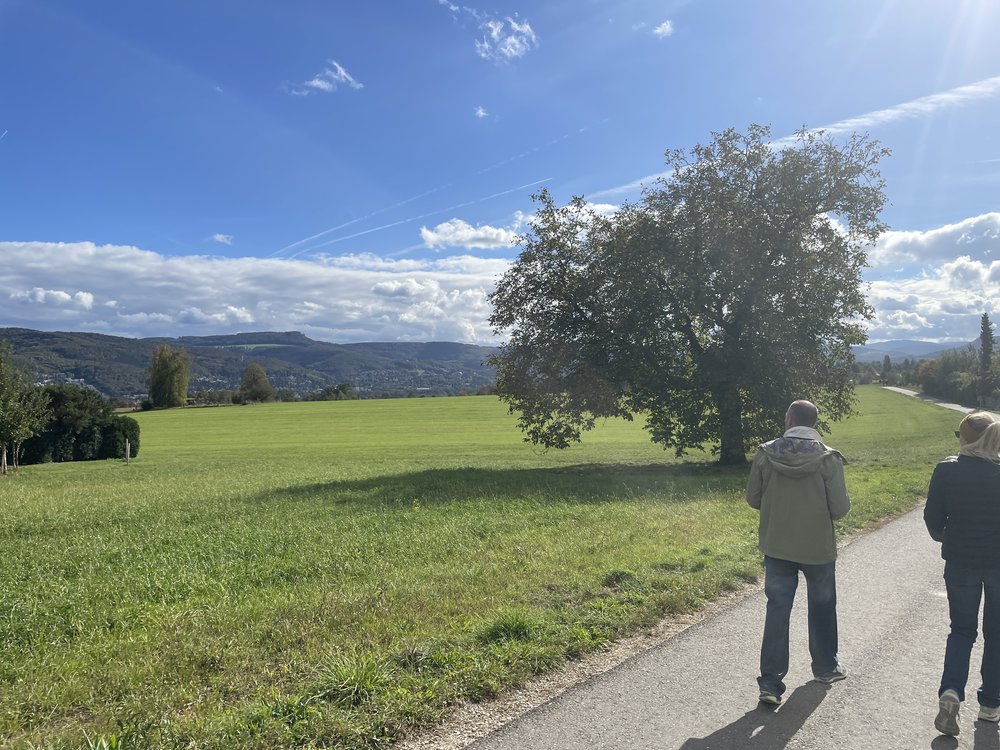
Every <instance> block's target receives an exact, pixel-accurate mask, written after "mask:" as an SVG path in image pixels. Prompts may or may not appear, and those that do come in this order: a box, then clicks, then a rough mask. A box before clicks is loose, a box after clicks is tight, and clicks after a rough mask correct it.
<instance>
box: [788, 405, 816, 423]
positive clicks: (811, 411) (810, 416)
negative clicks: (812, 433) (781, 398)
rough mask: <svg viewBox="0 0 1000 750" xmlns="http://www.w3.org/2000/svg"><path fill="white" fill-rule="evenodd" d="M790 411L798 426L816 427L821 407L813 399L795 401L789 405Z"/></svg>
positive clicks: (793, 420)
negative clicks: (817, 406) (818, 407)
mask: <svg viewBox="0 0 1000 750" xmlns="http://www.w3.org/2000/svg"><path fill="white" fill-rule="evenodd" d="M788 413H789V414H790V415H791V417H792V422H794V423H795V426H796V427H815V426H816V420H817V419H818V418H819V409H817V408H816V405H815V404H814V403H813V402H812V401H805V400H799V401H793V402H792V404H791V406H789V407H788Z"/></svg>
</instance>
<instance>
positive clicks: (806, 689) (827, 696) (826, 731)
mask: <svg viewBox="0 0 1000 750" xmlns="http://www.w3.org/2000/svg"><path fill="white" fill-rule="evenodd" d="M943 565H944V564H943V561H942V560H941V559H940V557H939V547H938V545H937V544H936V543H935V542H933V541H931V539H930V538H928V536H927V533H926V531H925V530H924V525H923V518H922V515H921V509H917V510H915V511H912V512H911V513H909V514H907V515H905V516H903V517H902V518H900V519H899V520H897V521H894V522H892V523H890V524H888V525H886V526H884V527H883V528H881V529H879V530H877V531H874V532H872V533H870V534H867V535H865V536H861V537H859V538H858V539H856V540H855V541H854V542H852V543H851V544H850V545H848V546H847V547H845V548H844V549H843V550H842V551H841V555H840V562H839V563H838V579H839V581H838V585H839V591H840V605H839V615H840V629H841V655H842V657H843V659H844V663H845V665H846V666H847V669H848V671H849V673H850V677H849V678H848V680H846V681H845V682H840V683H837V684H835V685H832V686H827V685H821V684H819V683H816V682H812V681H810V672H809V655H808V649H807V648H806V622H805V596H799V597H797V600H796V607H795V611H794V612H793V620H792V661H791V671H790V673H789V676H788V678H787V684H788V687H789V690H788V692H787V693H786V694H785V702H784V704H783V705H782V706H781V707H780V708H779V709H777V710H773V709H767V708H764V707H762V706H760V705H758V703H757V686H756V684H755V682H754V677H755V676H756V674H757V659H758V649H759V644H760V635H761V629H762V627H763V618H764V605H765V601H764V596H763V593H757V594H754V595H751V596H750V597H749V598H747V599H745V600H743V601H742V602H738V603H736V604H734V605H733V606H731V607H729V608H727V609H724V610H722V611H721V612H719V613H718V614H716V615H714V616H711V617H709V618H708V619H706V620H704V621H702V622H701V623H700V624H698V625H696V626H694V627H692V628H690V629H689V630H687V631H685V632H684V633H682V634H681V635H679V636H678V637H676V638H674V639H673V640H670V641H668V642H666V643H665V644H663V645H661V646H659V647H657V648H654V649H652V650H650V651H648V652H646V653H644V654H641V655H639V656H637V657H635V658H633V659H631V660H629V661H627V662H625V663H624V664H622V665H621V666H619V667H617V668H616V669H613V670H612V671H610V672H608V673H606V674H604V675H601V676H600V677H597V678H595V679H593V680H590V681H588V682H586V683H583V684H581V685H579V686H577V687H575V688H572V689H570V690H569V691H567V692H566V693H563V694H562V695H561V696H559V697H558V698H556V699H554V700H552V701H550V702H549V703H547V704H545V705H544V706H541V707H540V708H538V709H536V710H534V711H532V712H530V713H528V714H526V715H524V716H523V717H521V718H520V719H517V720H515V721H514V722H512V723H510V724H508V725H507V726H505V727H503V728H501V729H499V730H498V731H496V732H494V733H493V734H491V735H489V736H487V737H485V738H483V739H481V740H479V741H478V742H475V743H473V744H472V745H470V746H469V747H470V748H472V749H474V750H515V749H516V750H527V749H529V748H545V749H546V750H549V749H551V750H569V749H571V748H572V749H574V750H575V749H579V750H584V749H585V748H586V749H587V750H592V749H604V748H607V749H608V750H612V749H614V750H617V749H620V750H642V749H644V748H650V749H653V748H655V749H656V750H670V749H672V748H680V749H681V750H709V749H711V750H742V749H743V748H747V749H749V750H778V749H780V748H799V749H802V750H805V749H808V750H825V749H826V748H830V749H831V750H834V749H837V750H840V749H841V748H843V749H844V750H853V749H855V748H857V749H858V750H860V749H861V748H864V749H865V750H869V749H872V748H874V749H877V750H897V749H898V750H910V749H912V748H932V750H952V749H953V748H975V750H1000V737H998V733H997V725H996V724H988V723H986V722H977V721H975V711H974V710H973V709H974V707H975V706H974V704H975V699H974V692H970V696H973V705H972V706H970V705H968V704H966V705H965V706H963V711H962V717H961V728H962V734H961V735H960V737H959V738H958V739H953V738H948V737H941V736H939V735H938V734H937V732H936V731H935V729H934V723H933V722H934V716H935V714H936V711H937V685H938V679H939V677H940V668H941V663H942V659H943V656H944V642H945V637H946V635H947V622H948V615H947V600H946V597H945V591H944V582H943V581H942V578H941V575H942V571H943ZM803 586H804V584H803ZM800 593H804V592H800ZM981 655H982V651H981V648H980V646H979V645H977V647H976V649H975V650H974V652H973V663H974V664H976V665H978V663H979V660H980V659H981ZM977 677H978V673H977V672H974V674H973V676H972V678H971V679H970V685H971V687H972V689H973V690H974V688H975V687H977V684H976V678H977Z"/></svg>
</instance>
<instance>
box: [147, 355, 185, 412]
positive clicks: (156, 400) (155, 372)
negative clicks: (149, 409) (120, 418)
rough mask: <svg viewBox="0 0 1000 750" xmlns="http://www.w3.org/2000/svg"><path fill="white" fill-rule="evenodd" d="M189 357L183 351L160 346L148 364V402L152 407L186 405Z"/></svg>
mask: <svg viewBox="0 0 1000 750" xmlns="http://www.w3.org/2000/svg"><path fill="white" fill-rule="evenodd" d="M190 366H191V357H190V356H189V355H188V353H187V352H186V351H184V350H183V349H174V348H173V347H171V346H169V345H167V344H160V345H159V346H158V347H156V349H155V351H154V352H153V357H152V359H151V360H150V363H149V400H150V401H151V402H152V404H153V406H156V407H169V406H183V405H184V404H185V403H187V389H188V380H189V379H190V377H191V375H190Z"/></svg>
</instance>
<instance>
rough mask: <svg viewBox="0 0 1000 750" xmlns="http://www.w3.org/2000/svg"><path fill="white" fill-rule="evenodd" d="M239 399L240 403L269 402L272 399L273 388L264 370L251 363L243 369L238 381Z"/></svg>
mask: <svg viewBox="0 0 1000 750" xmlns="http://www.w3.org/2000/svg"><path fill="white" fill-rule="evenodd" d="M239 398H240V400H241V401H244V402H247V401H270V400H271V399H272V398H274V388H273V387H271V382H270V381H269V380H268V379H267V373H266V372H264V368H263V367H261V366H260V365H259V364H257V363H256V362H251V363H250V364H249V365H247V366H246V367H245V368H244V369H243V377H242V378H241V379H240V391H239Z"/></svg>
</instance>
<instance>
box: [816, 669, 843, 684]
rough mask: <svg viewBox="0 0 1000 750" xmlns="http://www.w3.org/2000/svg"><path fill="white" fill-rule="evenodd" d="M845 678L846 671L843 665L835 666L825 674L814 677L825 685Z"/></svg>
mask: <svg viewBox="0 0 1000 750" xmlns="http://www.w3.org/2000/svg"><path fill="white" fill-rule="evenodd" d="M846 679H847V672H846V671H845V670H844V668H843V667H837V668H836V669H834V670H833V671H831V672H827V673H826V674H821V675H820V676H819V677H817V678H816V681H817V682H825V683H826V684H827V685H832V684H833V683H835V682H840V681H841V680H846Z"/></svg>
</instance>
